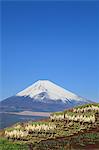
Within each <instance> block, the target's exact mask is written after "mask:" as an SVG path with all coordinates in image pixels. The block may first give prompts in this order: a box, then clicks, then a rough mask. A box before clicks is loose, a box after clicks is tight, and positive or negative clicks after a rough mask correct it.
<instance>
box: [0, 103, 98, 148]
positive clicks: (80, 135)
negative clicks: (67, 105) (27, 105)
mask: <svg viewBox="0 0 99 150" xmlns="http://www.w3.org/2000/svg"><path fill="white" fill-rule="evenodd" d="M0 134H1V140H0V150H6V149H9V150H10V149H11V150H13V149H14V150H23V149H24V150H29V149H30V150H32V149H33V150H45V149H46V150H48V149H49V150H55V149H57V150H65V149H66V150H73V149H86V148H87V149H88V148H89V149H90V146H92V147H93V149H94V148H95V150H96V149H99V104H87V105H83V106H79V107H75V108H73V109H70V110H66V111H64V112H57V113H53V114H51V115H50V117H49V119H46V120H42V121H38V122H26V123H20V124H19V123H18V124H15V125H14V126H12V127H10V128H6V129H5V130H2V131H1V132H0Z"/></svg>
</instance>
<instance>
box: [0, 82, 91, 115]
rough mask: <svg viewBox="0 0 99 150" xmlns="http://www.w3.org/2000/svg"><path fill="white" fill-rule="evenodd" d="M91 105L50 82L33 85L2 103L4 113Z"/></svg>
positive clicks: (47, 110) (56, 109) (55, 109)
mask: <svg viewBox="0 0 99 150" xmlns="http://www.w3.org/2000/svg"><path fill="white" fill-rule="evenodd" d="M86 103H91V101H89V100H87V99H85V98H82V97H80V96H78V95H76V94H74V93H72V92H70V91H68V90H65V89H64V88H62V87H60V86H58V85H56V84H55V83H53V82H51V81H48V80H39V81H37V82H35V83H34V84H33V85H31V86H29V87H28V88H26V89H24V90H23V91H21V92H19V93H17V94H16V95H15V96H12V97H9V98H7V99H5V100H3V101H1V104H0V107H1V110H2V111H7V112H9V111H10V112H11V111H15V112H16V111H17V112H20V111H38V112H39V111H40V112H41V111H42V112H55V111H62V110H64V109H67V108H72V107H74V106H77V105H83V104H86Z"/></svg>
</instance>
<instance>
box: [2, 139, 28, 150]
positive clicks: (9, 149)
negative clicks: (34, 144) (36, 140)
mask: <svg viewBox="0 0 99 150" xmlns="http://www.w3.org/2000/svg"><path fill="white" fill-rule="evenodd" d="M28 149H29V147H28V145H26V144H22V143H20V144H19V143H14V142H12V141H8V140H7V139H5V138H0V150H28Z"/></svg>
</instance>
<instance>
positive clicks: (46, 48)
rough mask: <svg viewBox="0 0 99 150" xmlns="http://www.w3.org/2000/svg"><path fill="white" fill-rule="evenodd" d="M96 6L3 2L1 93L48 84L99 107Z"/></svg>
mask: <svg viewBox="0 0 99 150" xmlns="http://www.w3.org/2000/svg"><path fill="white" fill-rule="evenodd" d="M98 15H99V2H94V1H90V2H86V1H85V2H79V1H74V2H69V1H64V2H55V1H54V2H53V1H51V2H44V1H41V2H37V1H17V2H14V1H9V2H7V1H5V2H2V49H1V52H2V68H1V69H2V81H1V82H2V84H1V85H2V94H1V99H4V98H6V97H9V96H12V95H14V94H16V93H17V92H19V91H20V90H23V89H24V88H26V87H27V86H29V85H31V84H32V83H34V82H35V81H37V80H38V79H48V80H51V81H54V82H55V83H57V84H58V85H60V86H62V87H64V88H65V89H69V90H70V91H73V92H75V93H77V94H79V95H81V96H83V97H86V98H88V99H90V100H94V101H97V102H99V68H98V67H99V61H98V59H99V53H98V49H99V43H98V42H99V28H98V26H99V16H98Z"/></svg>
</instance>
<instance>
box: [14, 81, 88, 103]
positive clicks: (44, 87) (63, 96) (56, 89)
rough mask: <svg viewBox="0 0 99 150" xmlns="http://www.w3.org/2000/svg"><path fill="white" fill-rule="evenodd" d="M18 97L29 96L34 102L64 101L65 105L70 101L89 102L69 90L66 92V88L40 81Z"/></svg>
mask: <svg viewBox="0 0 99 150" xmlns="http://www.w3.org/2000/svg"><path fill="white" fill-rule="evenodd" d="M16 96H20V97H21V96H24V97H27V96H29V97H30V98H32V99H34V100H41V101H42V100H44V99H51V100H54V101H57V100H62V101H63V102H64V103H65V102H67V101H68V100H69V101H71V100H75V101H83V102H86V101H87V100H86V99H84V98H82V97H80V96H77V95H76V94H74V93H72V92H69V91H68V90H65V89H64V88H62V87H60V86H58V85H56V84H54V83H53V82H51V81H48V80H39V81H37V82H35V83H34V84H33V85H31V86H29V87H28V88H26V89H24V90H23V91H21V92H19V93H18V94H16Z"/></svg>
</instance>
